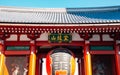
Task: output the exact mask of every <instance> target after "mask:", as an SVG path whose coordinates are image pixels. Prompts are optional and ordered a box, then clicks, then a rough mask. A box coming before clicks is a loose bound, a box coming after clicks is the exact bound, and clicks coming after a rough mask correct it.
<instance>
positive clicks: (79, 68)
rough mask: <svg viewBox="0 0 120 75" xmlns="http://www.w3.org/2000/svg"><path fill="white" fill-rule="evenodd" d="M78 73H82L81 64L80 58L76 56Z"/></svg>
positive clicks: (79, 74)
mask: <svg viewBox="0 0 120 75" xmlns="http://www.w3.org/2000/svg"><path fill="white" fill-rule="evenodd" d="M77 62H78V75H82V64H81V58H78V60H77Z"/></svg>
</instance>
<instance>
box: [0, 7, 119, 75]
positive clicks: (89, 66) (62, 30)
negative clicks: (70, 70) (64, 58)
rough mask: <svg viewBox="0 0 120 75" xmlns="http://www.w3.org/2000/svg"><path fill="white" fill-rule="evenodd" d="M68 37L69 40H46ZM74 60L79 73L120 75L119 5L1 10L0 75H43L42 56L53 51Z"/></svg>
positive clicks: (10, 8) (82, 74)
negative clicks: (60, 50)
mask: <svg viewBox="0 0 120 75" xmlns="http://www.w3.org/2000/svg"><path fill="white" fill-rule="evenodd" d="M49 34H70V35H71V36H72V40H71V42H67V43H64V42H55V43H52V42H49V41H50V39H49V38H48V37H49ZM59 47H62V48H66V49H69V50H71V51H72V52H73V53H74V54H75V57H76V58H78V62H77V64H78V71H79V73H78V74H79V75H99V74H100V73H101V72H100V71H99V69H97V70H96V69H95V68H101V67H102V73H101V74H102V75H120V6H113V7H99V8H98V7H97V8H66V9H65V8H16V7H0V75H12V74H13V73H14V72H15V71H16V70H17V69H18V67H19V69H18V73H21V74H20V75H23V73H24V74H26V75H42V58H45V57H46V55H47V53H48V52H49V51H50V50H52V49H56V48H59Z"/></svg>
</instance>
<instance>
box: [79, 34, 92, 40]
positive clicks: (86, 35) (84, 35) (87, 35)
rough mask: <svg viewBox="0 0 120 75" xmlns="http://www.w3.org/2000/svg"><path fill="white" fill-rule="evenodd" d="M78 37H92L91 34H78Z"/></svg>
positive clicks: (87, 38) (85, 38) (86, 38)
mask: <svg viewBox="0 0 120 75" xmlns="http://www.w3.org/2000/svg"><path fill="white" fill-rule="evenodd" d="M80 37H81V38H83V39H84V40H89V39H90V38H91V37H92V34H88V33H85V34H80Z"/></svg>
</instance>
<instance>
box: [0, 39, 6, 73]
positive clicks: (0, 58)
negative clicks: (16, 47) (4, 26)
mask: <svg viewBox="0 0 120 75" xmlns="http://www.w3.org/2000/svg"><path fill="white" fill-rule="evenodd" d="M4 61H5V56H4V54H3V41H2V40H1V41H0V75H4V69H3V68H4V66H3V65H4Z"/></svg>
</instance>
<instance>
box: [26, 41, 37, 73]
mask: <svg viewBox="0 0 120 75" xmlns="http://www.w3.org/2000/svg"><path fill="white" fill-rule="evenodd" d="M30 44H31V49H30V50H31V54H30V59H29V72H28V75H35V68H36V48H35V41H34V40H32V41H31V42H30Z"/></svg>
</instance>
